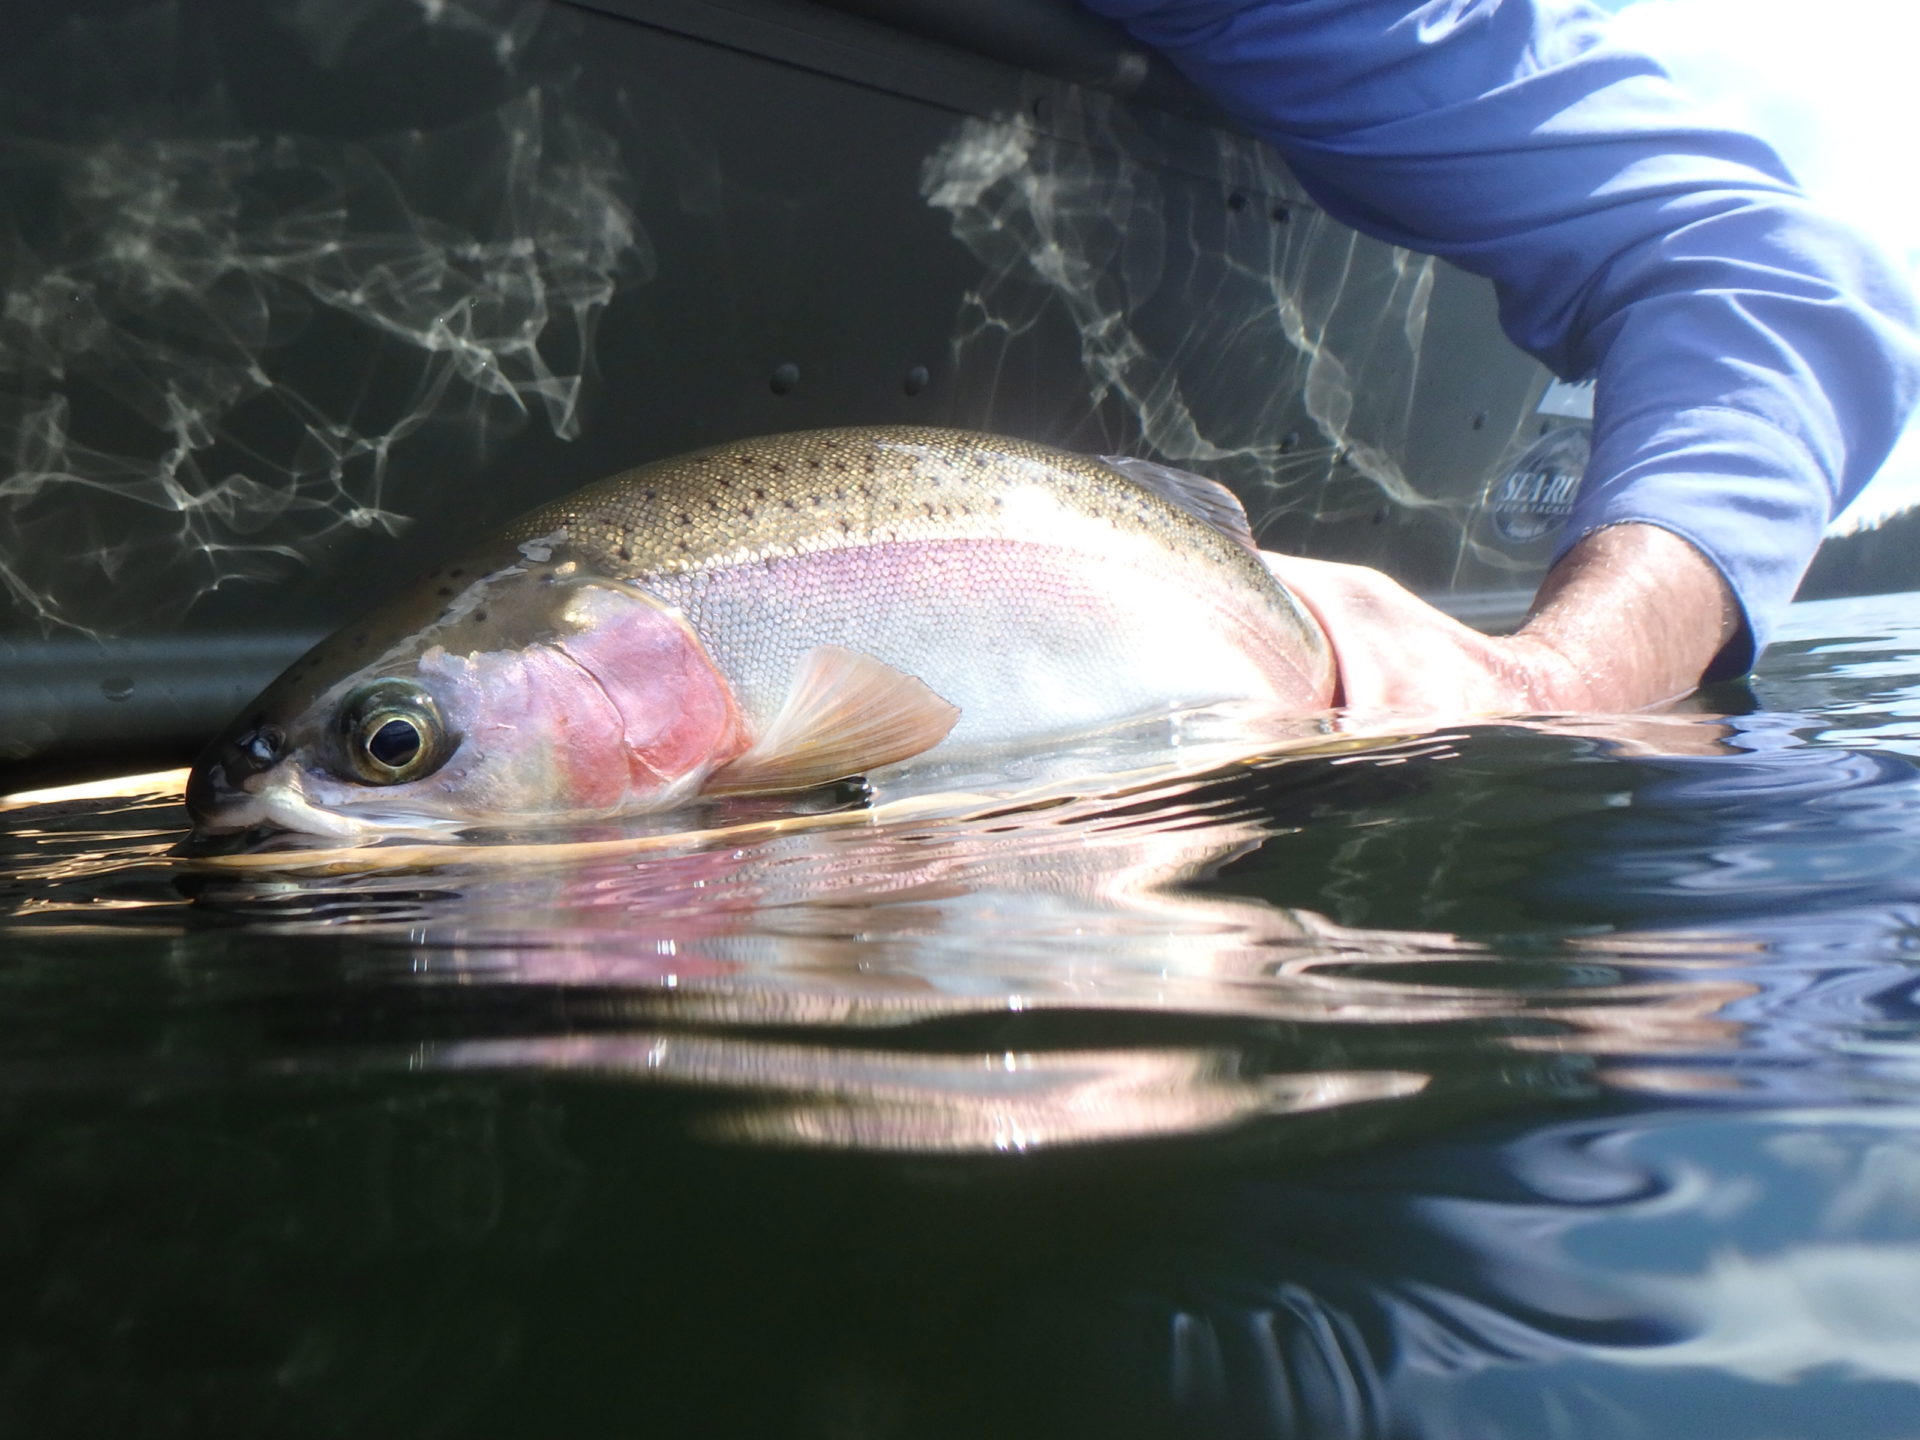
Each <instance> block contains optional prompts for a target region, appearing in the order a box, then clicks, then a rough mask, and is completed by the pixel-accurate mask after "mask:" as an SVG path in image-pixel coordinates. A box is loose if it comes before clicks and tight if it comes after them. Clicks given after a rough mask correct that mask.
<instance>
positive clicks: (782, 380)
mask: <svg viewBox="0 0 1920 1440" xmlns="http://www.w3.org/2000/svg"><path fill="white" fill-rule="evenodd" d="M799 383H800V367H799V366H798V365H795V364H793V363H792V362H791V361H789V362H787V363H786V364H784V365H776V366H774V367H773V374H772V375H771V376H769V377H768V379H767V385H768V386H769V387H770V388H771V389H772V391H773V393H774V394H776V395H791V394H792V393H793V389H794V387H795V386H796V385H798V384H799Z"/></svg>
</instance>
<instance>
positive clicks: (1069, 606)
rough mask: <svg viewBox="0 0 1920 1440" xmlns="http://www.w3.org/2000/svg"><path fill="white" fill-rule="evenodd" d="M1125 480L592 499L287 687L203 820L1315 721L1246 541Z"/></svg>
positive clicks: (803, 446) (835, 440)
mask: <svg viewBox="0 0 1920 1440" xmlns="http://www.w3.org/2000/svg"><path fill="white" fill-rule="evenodd" d="M1141 463H1142V462H1114V464H1113V465H1109V464H1107V463H1105V462H1102V461H1098V460H1092V459H1088V458H1086V457H1082V456H1078V455H1073V454H1070V453H1068V452H1064V451H1058V450H1053V449H1050V448H1048V447H1045V446H1040V445H1035V444H1031V443H1028V442H1025V441H1019V440H1010V439H1004V438H1001V437H995V436H984V435H978V434H974V433H972V432H965V431H952V430H940V429H932V428H918V427H885V428H864V429H843V430H828V431H813V432H805V433H801V434H795V435H783V436H773V437H769V438H765V439H756V440H748V441H740V442H734V443H730V444H726V445H720V446H715V447H712V448H711V449H708V450H703V451H699V452H696V453H694V454H691V455H686V456H681V457H677V458H675V459H670V460H664V461H659V462H656V463H654V464H650V465H646V466H642V467H640V468H638V469H636V470H631V471H628V472H626V473H624V474H621V475H616V476H613V477H610V478H609V479H607V480H603V481H600V482H598V483H596V484H594V485H590V486H588V487H586V488H585V489H583V490H580V491H578V492H576V493H574V494H572V495H570V496H567V497H565V498H563V499H561V500H557V501H554V502H552V503H550V504H547V505H544V506H542V507H540V508H538V509H536V510H534V511H531V512H529V513H528V514H526V515H524V516H522V517H521V518H520V519H518V520H516V521H514V522H512V523H510V524H509V525H508V526H507V527H506V528H505V529H504V530H503V531H502V532H501V533H500V534H499V535H498V536H497V537H496V538H495V539H494V540H493V541H491V542H489V543H488V544H486V545H483V546H481V547H478V548H476V549H474V550H472V551H469V552H468V553H467V554H466V555H464V556H461V557H457V558H456V559H455V560H453V561H450V562H448V563H447V564H444V565H442V566H441V567H439V568H438V569H436V570H434V571H432V572H430V573H429V574H428V575H427V576H426V577H425V578H424V579H423V580H422V581H421V582H420V583H419V585H417V586H416V587H414V589H413V590H411V591H409V592H406V593H403V594H402V595H401V596H399V597H396V598H395V599H394V600H393V601H391V602H389V603H388V604H387V605H386V606H384V607H382V608H381V609H379V610H377V611H375V612H374V613H373V614H372V615H371V616H369V617H368V618H367V619H366V620H365V621H363V622H361V623H360V624H358V625H355V626H349V627H347V629H346V630H344V631H342V632H341V633H340V634H339V635H338V636H336V637H333V638H332V639H331V640H329V641H327V642H323V644H322V645H321V646H318V647H316V648H315V650H314V651H312V652H310V654H309V655H308V656H307V657H305V658H304V659H303V660H302V661H300V662H298V663H297V664H296V665H295V666H293V667H291V668H290V669H289V670H288V672H287V673H286V674H285V675H284V676H282V677H281V679H280V680H279V681H277V682H275V685H274V686H273V687H270V688H269V690H268V691H267V692H266V693H265V694H264V695H263V696H262V698H261V701H260V702H258V704H257V706H256V707H255V708H254V711H253V713H252V714H251V715H248V716H243V717H242V721H240V722H236V725H235V727H232V728H231V729H230V730H229V732H228V735H227V736H225V737H223V738H222V740H220V741H217V742H216V743H215V745H214V746H212V747H210V748H209V751H208V753H207V755H206V756H203V759H202V764H201V765H200V766H198V767H196V774H198V775H200V776H202V779H201V783H200V784H199V786H198V797H199V802H200V803H199V808H198V809H197V810H196V813H199V810H206V811H208V812H209V814H213V813H214V812H218V813H219V815H220V817H221V820H220V821H210V822H209V824H210V826H211V828H219V824H220V823H222V822H224V823H225V824H227V825H228V826H231V825H234V824H237V823H239V822H240V821H241V820H247V819H252V820H254V821H256V822H258V821H260V820H262V819H264V820H265V821H267V822H268V823H274V824H281V825H283V826H285V827H287V828H305V829H313V830H318V831H320V832H321V833H359V832H360V831H361V830H363V829H365V828H368V827H370V826H371V827H375V828H377V827H379V826H382V825H390V824H393V823H396V817H398V820H399V821H400V822H405V821H407V820H409V819H410V818H411V819H419V818H421V817H425V818H426V819H427V820H429V821H433V822H444V821H449V820H459V819H469V820H470V819H475V818H515V819H523V818H529V817H534V818H538V817H545V816H554V817H562V816H564V817H578V816H583V815H598V814H607V813H615V812H619V811H623V810H634V809H645V808H652V807H656V806H658V805H663V804H669V803H677V802H679V801H681V800H684V799H685V798H687V796H688V795H689V794H691V793H694V792H695V791H696V790H699V789H781V788H796V787H798V786H801V785H804V784H810V783H819V782H820V781H821V780H822V779H824V778H829V777H831V776H835V775H845V774H853V773H860V772H861V771H863V770H868V769H872V768H874V767H875V766H877V765H883V764H886V763H890V762H892V761H894V760H898V759H901V758H906V757H908V756H910V755H913V754H918V753H924V752H925V751H927V750H929V749H933V748H938V747H942V746H944V747H945V748H946V749H949V750H958V749H961V748H965V747H968V746H993V745H1002V744H1007V743H1031V742H1034V741H1037V740H1043V739H1045V738H1047V737H1049V736H1060V735H1065V734H1070V733H1074V732H1076V731H1083V730H1085V729H1087V728H1090V727H1097V726H1099V725H1102V724H1108V723H1114V722H1117V721H1120V720H1124V719H1130V718H1135V717H1139V716H1143V715H1148V714H1154V713H1164V712H1165V711H1167V710H1170V709H1173V708H1177V707H1180V706H1183V705H1189V704H1198V703H1208V702H1214V701H1231V700H1256V701H1262V702H1265V703H1266V704H1268V705H1269V706H1271V707H1274V708H1278V709H1280V710H1282V711H1286V712H1291V713H1300V712H1303V711H1310V710H1314V709H1318V708H1322V707H1324V706H1325V705H1327V704H1328V703H1330V700H1331V693H1332V688H1333V669H1332V658H1331V653H1330V650H1329V647H1328V645H1327V642H1326V640H1325V637H1324V636H1322V635H1321V633H1320V631H1319V629H1318V627H1317V625H1315V623H1314V622H1313V621H1312V619H1311V618H1309V617H1308V616H1307V615H1306V613H1305V612H1304V611H1303V610H1302V609H1301V608H1300V607H1299V605H1298V604H1297V603H1296V602H1295V601H1294V600H1293V598H1292V597H1291V595H1289V594H1288V592H1287V591H1286V590H1285V589H1284V588H1283V587H1282V586H1280V585H1279V584H1278V582H1276V581H1275V580H1274V579H1273V578H1272V576H1271V575H1270V574H1269V573H1268V571H1267V569H1266V567H1265V566H1264V565H1263V564H1262V563H1261V562H1260V560H1259V558H1258V557H1257V555H1256V553H1255V552H1254V550H1253V548H1252V545H1251V541H1250V538H1249V537H1247V536H1246V535H1245V534H1244V531H1243V529H1242V530H1241V531H1240V532H1239V533H1237V534H1229V533H1227V532H1226V530H1225V529H1223V528H1221V524H1220V523H1219V522H1218V520H1216V523H1209V521H1208V520H1207V519H1203V518H1200V515H1199V514H1197V513H1195V512H1196V511H1199V512H1209V511H1210V512H1214V513H1216V514H1217V513H1220V512H1226V513H1227V515H1228V518H1227V522H1226V523H1227V524H1228V525H1229V526H1230V527H1231V525H1232V521H1233V519H1235V518H1237V520H1238V522H1239V525H1240V526H1241V527H1243V526H1244V516H1243V515H1240V514H1239V512H1238V509H1237V506H1236V505H1235V504H1234V503H1233V502H1232V501H1231V499H1230V497H1227V496H1226V495H1225V492H1224V491H1218V490H1217V488H1216V487H1211V486H1210V484H1209V482H1204V481H1200V480H1197V479H1195V478H1194V477H1183V476H1180V475H1178V473H1177V472H1161V471H1158V470H1157V468H1156V467H1151V466H1147V467H1144V469H1145V470H1146V471H1147V472H1148V473H1146V474H1145V476H1144V483H1143V482H1142V477H1141V476H1139V475H1137V474H1136V472H1135V470H1134V469H1133V468H1131V467H1136V466H1140V465H1141ZM1116 465H1118V466H1121V467H1123V468H1125V470H1126V473H1121V471H1120V470H1116V468H1115V466H1116ZM1207 492H1211V493H1210V494H1209V493H1207ZM216 771H217V772H218V773H216ZM269 777H278V778H277V779H276V778H269ZM236 781H237V783H236ZM216 782H217V783H216ZM216 794H217V795H221V796H224V798H223V799H220V800H218V801H216V800H214V799H213V798H212V797H214V796H215V795H216ZM329 827H331V828H329Z"/></svg>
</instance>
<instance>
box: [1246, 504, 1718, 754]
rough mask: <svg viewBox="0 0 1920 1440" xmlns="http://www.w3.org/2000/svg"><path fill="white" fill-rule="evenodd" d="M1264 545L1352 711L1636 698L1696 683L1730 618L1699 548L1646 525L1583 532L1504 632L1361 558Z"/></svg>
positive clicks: (1583, 704)
mask: <svg viewBox="0 0 1920 1440" xmlns="http://www.w3.org/2000/svg"><path fill="white" fill-rule="evenodd" d="M1265 558H1266V561H1267V566H1268V568H1269V569H1271V570H1272V571H1273V573H1274V574H1275V575H1276V576H1277V577H1278V578H1279V579H1280V581H1281V583H1282V584H1284V585H1286V586H1287V588H1288V589H1289V590H1291V591H1293V593H1294V594H1295V595H1296V596H1297V597H1298V598H1299V599H1300V601H1301V602H1302V603H1303V604H1304V605H1305V606H1306V607H1307V608H1308V609H1309V610H1310V611H1312V612H1313V615H1314V617H1315V618H1316V619H1317V620H1319V622H1320V625H1321V628H1322V629H1324V630H1325V631H1326V632H1327V637H1328V639H1329V640H1330V641H1331V642H1332V644H1333V649H1334V655H1335V659H1336V661H1337V663H1338V665H1339V669H1340V685H1341V703H1342V704H1343V705H1344V706H1345V707H1346V709H1347V711H1348V713H1349V715H1350V716H1355V717H1359V716H1366V715H1372V714H1381V715H1387V714H1392V715H1419V716H1427V717H1433V718H1436V719H1440V718H1444V719H1450V720H1458V719H1460V718H1463V717H1466V716H1484V715H1544V714H1620V713H1624V712H1628V711H1635V710H1640V709H1643V708H1644V707H1646V706H1648V705H1654V704H1658V703H1660V702H1661V701H1665V700H1671V699H1674V698H1676V697H1678V696H1680V695H1683V694H1685V693H1687V692H1688V691H1690V690H1692V689H1693V688H1694V687H1695V686H1696V685H1698V684H1699V682H1700V676H1701V674H1702V673H1703V672H1704V671H1705V669H1706V667H1707V665H1708V664H1709V663H1710V662H1711V661H1712V659H1713V657H1714V656H1715V655H1716V654H1718V653H1719V651H1720V649H1721V647H1722V646H1723V645H1725V644H1726V642H1727V641H1728V639H1729V638H1730V637H1731V636H1732V635H1733V634H1734V633H1735V631H1736V629H1737V627H1738V625H1739V623H1740V617H1739V611H1738V608H1737V606H1736V605H1735V604H1734V601H1733V597H1732V594H1731V592H1730V591H1729V590H1728V588H1727V585H1726V582H1725V581H1724V580H1722V579H1721V577H1720V573H1719V572H1718V571H1717V570H1716V569H1714V567H1713V566H1712V564H1711V563H1710V562H1709V561H1708V560H1707V559H1706V557H1705V556H1703V555H1701V553H1700V552H1699V551H1698V550H1695V549H1694V548H1693V546H1691V545H1690V544H1688V543H1687V542H1686V541H1684V540H1682V539H1680V538H1679V537H1678V536H1676V535H1673V534H1671V533H1670V532H1668V531H1666V530H1662V529H1660V528H1658V527H1657V526H1652V525H1617V526H1613V527H1611V528H1609V529H1606V530H1598V531H1595V532H1594V533H1593V534H1591V535H1588V536H1587V537H1586V538H1585V539H1583V540H1581V541H1580V542H1579V544H1577V545H1575V546H1574V548H1573V549H1572V550H1571V551H1569V552H1568V553H1567V555H1566V556H1565V557H1564V558H1563V559H1562V560H1561V562H1560V563H1559V564H1558V565H1556V566H1555V567H1554V569H1553V571H1552V573H1551V574H1550V575H1549V576H1548V577H1547V581H1546V583H1545V584H1544V585H1543V586H1542V587H1541V590H1540V594H1539V597H1538V598H1537V599H1536V601H1535V603H1534V610H1533V613H1532V615H1531V616H1530V617H1529V618H1528V620H1527V623H1526V624H1525V625H1524V626H1522V627H1521V628H1520V630H1519V631H1517V632H1516V633H1515V634H1512V635H1505V636H1492V635H1482V634H1481V633H1480V632H1479V631H1477V630H1474V629H1472V628H1470V627H1469V626H1466V625H1463V624H1461V623H1460V622H1459V621H1457V620H1455V619H1453V618H1452V617H1451V616H1449V615H1446V614H1444V613H1442V612H1441V611H1439V610H1437V609H1435V608H1434V607H1433V606H1431V605H1429V604H1427V602H1425V601H1424V600H1421V599H1420V598H1419V597H1417V596H1415V595H1414V594H1412V593H1411V592H1410V591H1408V590H1406V589H1405V588H1404V587H1403V586H1401V585H1400V584H1398V583H1397V582H1395V581H1393V580H1391V579H1389V578H1388V577H1387V576H1385V575H1383V574H1381V573H1380V572H1379V571H1377V570H1372V569H1368V568H1367V567H1365V566H1360V565H1341V564H1335V563H1332V562H1330V561H1325V560H1307V559H1302V558H1299V557H1296V556H1286V555H1271V554H1269V555H1267V556H1266V557H1265Z"/></svg>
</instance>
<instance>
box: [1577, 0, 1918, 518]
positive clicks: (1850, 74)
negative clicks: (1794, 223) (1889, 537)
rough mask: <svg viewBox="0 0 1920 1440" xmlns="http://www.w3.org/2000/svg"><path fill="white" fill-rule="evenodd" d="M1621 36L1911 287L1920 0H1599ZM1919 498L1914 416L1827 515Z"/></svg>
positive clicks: (1897, 507)
mask: <svg viewBox="0 0 1920 1440" xmlns="http://www.w3.org/2000/svg"><path fill="white" fill-rule="evenodd" d="M1603 3H1605V4H1606V8H1608V9H1610V10H1613V11H1614V12H1615V14H1614V18H1613V24H1614V26H1615V27H1616V31H1617V33H1618V34H1619V36H1620V37H1621V38H1622V39H1623V40H1626V41H1627V42H1629V43H1631V44H1633V45H1635V46H1636V47H1638V48H1640V49H1643V50H1647V51H1650V52H1652V53H1653V54H1654V55H1656V56H1657V57H1659V58H1660V59H1661V60H1662V61H1664V62H1665V63H1666V65H1667V67H1668V69H1669V70H1671V71H1672V73H1673V75H1674V78H1675V79H1676V80H1678V81H1679V82H1680V83H1681V84H1682V85H1684V86H1685V87H1686V88H1687V89H1689V90H1691V91H1692V92H1693V93H1694V94H1695V95H1697V96H1699V97H1700V98H1701V99H1703V100H1705V101H1707V102H1709V103H1710V104H1712V105H1713V106H1714V107H1715V108H1716V110H1718V111H1719V113H1720V114H1721V115H1722V116H1723V117H1724V118H1726V119H1729V120H1731V121H1733V122H1734V123H1737V124H1740V125H1742V126H1744V127H1745V128H1747V129H1750V130H1754V131H1757V132H1758V133H1759V134H1761V135H1762V136H1764V137H1766V138H1767V139H1768V140H1770V141H1772V142H1773V145H1774V148H1775V149H1777V150H1778V151H1779V152H1780V154H1781V155H1782V157H1784V158H1785V160H1786V162H1787V164H1788V165H1789V166H1790V167H1791V168H1792V170H1793V172H1794V173H1795V175H1797V176H1798V177H1799V179H1800V182H1801V184H1803V185H1804V186H1806V188H1807V189H1808V191H1809V192H1810V193H1812V194H1813V195H1815V196H1817V197H1818V198H1819V199H1820V200H1821V201H1822V202H1823V203H1824V204H1825V205H1826V206H1827V207H1828V208H1830V209H1832V210H1834V211H1836V212H1838V213H1840V214H1842V215H1844V216H1846V217H1848V218H1849V219H1851V220H1853V221H1854V223H1856V224H1857V225H1859V226H1860V227H1861V228H1863V229H1865V230H1866V231H1867V232H1868V233H1869V234H1871V235H1872V236H1873V237H1874V238H1875V239H1876V240H1878V241H1879V243H1880V244H1881V246H1882V247H1883V248H1885V249H1886V250H1887V252H1888V253H1889V254H1891V255H1892V256H1894V257H1895V258H1896V259H1898V260H1900V261H1903V262H1904V263H1905V265H1906V267H1907V271H1908V273H1909V274H1910V275H1912V276H1913V277H1914V279H1915V282H1916V284H1917V285H1920V176H1917V175H1916V167H1915V166H1914V164H1913V162H1912V160H1911V159H1910V158H1909V157H1910V155H1911V153H1912V150H1913V148H1914V146H1913V143H1912V140H1911V139H1910V138H1909V136H1910V135H1911V134H1912V131H1913V128H1914V126H1913V121H1912V120H1911V118H1910V117H1911V115H1912V112H1913V108H1914V106H1913V92H1914V90H1915V88H1916V84H1920V80H1917V78H1916V71H1915V64H1914V60H1915V57H1916V56H1917V55H1920V0H1819V3H1812V0H1603ZM1914 507H1920V425H1915V426H1911V427H1909V428H1908V430H1907V433H1906V436H1905V437H1904V438H1903V439H1902V441H1901V442H1900V445H1899V447H1898V448H1897V449H1896V450H1895V451H1894V454H1893V457H1892V458H1891V459H1890V460H1889V461H1888V462H1887V465H1886V466H1885V468H1883V469H1882V471H1881V472H1880V475H1879V476H1878V478H1876V479H1875V480H1874V482H1873V484H1872V485H1870V486H1869V487H1868V489H1867V490H1866V492H1865V493H1864V494H1862V495H1861V497H1860V498H1859V500H1857V501H1856V502H1855V503H1854V506H1853V508H1852V509H1851V510H1849V511H1848V512H1847V513H1846V514H1845V515H1843V516H1841V517H1840V519H1839V520H1838V521H1837V522H1836V525H1835V529H1836V531H1839V532H1845V531H1848V530H1853V529H1858V528H1863V527H1867V526H1872V525H1875V524H1878V523H1879V522H1880V521H1882V520H1884V519H1886V518H1887V517H1889V516H1891V515H1896V514H1899V513H1901V512H1903V511H1905V510H1908V509H1911V508H1914Z"/></svg>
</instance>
